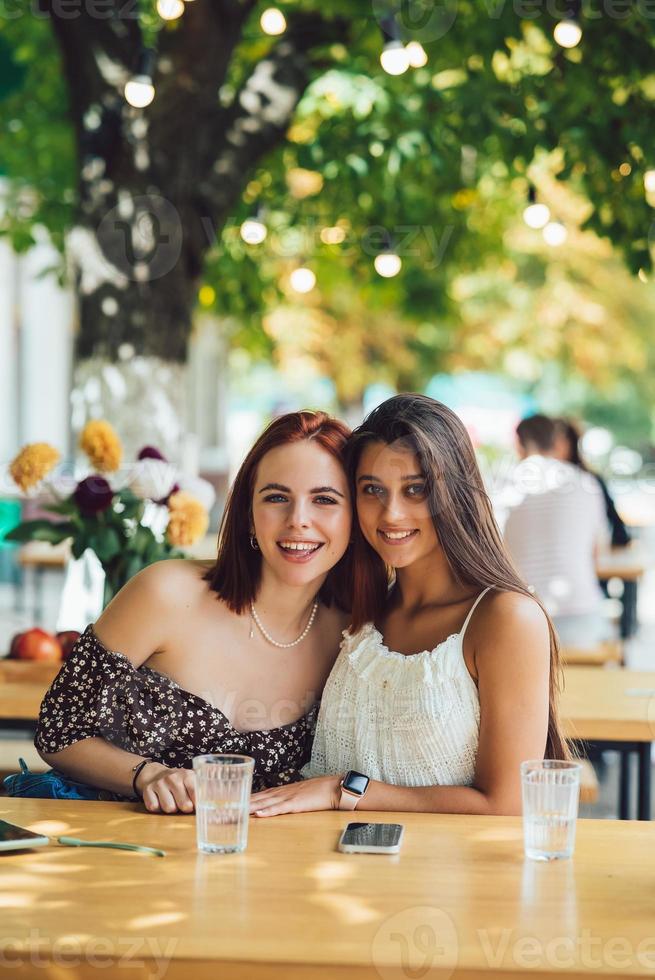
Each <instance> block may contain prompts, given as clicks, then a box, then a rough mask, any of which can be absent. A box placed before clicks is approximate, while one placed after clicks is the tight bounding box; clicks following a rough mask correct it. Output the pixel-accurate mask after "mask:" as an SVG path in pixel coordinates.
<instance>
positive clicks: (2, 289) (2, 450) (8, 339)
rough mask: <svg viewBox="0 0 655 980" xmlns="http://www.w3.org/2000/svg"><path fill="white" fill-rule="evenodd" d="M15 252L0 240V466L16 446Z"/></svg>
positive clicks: (14, 450) (11, 455)
mask: <svg viewBox="0 0 655 980" xmlns="http://www.w3.org/2000/svg"><path fill="white" fill-rule="evenodd" d="M17 275H18V265H17V259H16V255H15V253H14V250H13V249H12V247H11V245H10V244H9V242H8V241H7V239H6V238H1V239H0V420H1V421H0V466H1V465H2V464H3V463H6V462H8V461H9V460H10V459H11V458H12V457H13V456H14V455H15V454H16V452H17V451H18V449H19V445H18V442H19V432H18V385H17V383H16V380H17V379H16V365H17V361H18V339H17V319H16V302H17V297H16V284H17Z"/></svg>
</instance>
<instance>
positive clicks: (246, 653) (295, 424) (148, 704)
mask: <svg viewBox="0 0 655 980" xmlns="http://www.w3.org/2000/svg"><path fill="white" fill-rule="evenodd" d="M348 435H349V430H348V428H347V427H346V426H345V425H344V424H343V423H342V422H339V421H338V420H336V419H333V418H330V417H329V416H327V415H325V414H324V413H323V412H293V413H290V414H288V415H285V416H283V417H282V418H279V419H277V420H276V421H274V422H272V423H271V425H270V426H269V427H268V428H267V429H266V431H265V432H264V433H263V434H262V435H261V436H260V438H259V439H258V440H257V442H256V443H255V445H254V446H253V448H252V449H251V450H250V452H249V453H248V455H247V457H246V459H245V461H244V463H243V464H242V466H241V468H240V470H239V473H238V475H237V477H236V480H235V482H234V486H233V488H232V491H231V494H230V498H229V501H228V504H227V507H226V510H225V514H224V517H223V522H222V525H221V531H220V535H219V550H218V558H217V560H216V562H215V563H209V565H208V563H206V562H198V561H191V560H170V561H164V562H158V563H157V564H155V565H151V566H150V567H148V568H146V569H144V571H143V572H141V573H140V574H139V575H137V576H135V578H133V579H132V580H131V581H130V582H128V584H127V585H126V586H125V587H124V588H123V589H122V590H121V591H120V593H119V594H118V595H117V596H116V597H115V599H114V600H113V601H112V602H111V603H110V605H109V606H108V607H107V609H106V610H105V611H104V612H103V614H102V616H101V617H100V619H99V620H98V622H97V623H96V624H95V626H89V627H88V628H87V630H86V631H85V632H84V634H83V635H82V637H81V638H80V639H79V640H78V642H77V644H76V646H75V648H74V650H73V652H72V653H71V655H70V657H69V659H68V660H67V661H66V663H65V665H64V666H63V667H62V669H61V671H60V673H59V675H58V676H57V678H56V680H55V681H54V683H53V685H52V687H51V688H50V690H49V692H48V693H47V695H46V697H45V700H44V702H43V705H42V708H41V716H40V719H39V726H38V731H37V736H36V743H35V744H36V746H37V748H38V750H39V752H40V754H41V756H42V757H43V758H44V759H45V761H46V762H48V764H50V765H52V766H53V767H55V768H56V770H58V772H60V773H63V775H64V776H66V777H69V778H72V779H75V780H78V781H79V782H81V783H83V784H86V785H91V786H94V787H100V788H101V789H103V790H106V791H109V792H110V793H112V794H117V795H118V796H119V798H125V797H134V796H137V797H139V796H142V797H143V801H144V803H145V805H146V807H147V809H148V810H150V811H152V812H165V813H174V812H177V811H182V812H191V811H192V810H193V805H194V782H193V773H192V771H191V769H190V766H191V762H192V759H193V756H195V755H200V754H202V753H205V752H236V753H243V754H245V755H250V756H253V757H254V759H255V781H254V785H255V787H262V786H266V785H275V784H276V783H278V782H284V781H288V780H291V779H294V778H299V774H298V770H299V768H300V767H301V766H302V765H303V764H304V763H306V762H307V760H308V758H309V753H310V750H311V740H312V736H313V732H314V725H315V720H316V713H317V701H318V699H319V698H320V695H321V691H322V689H323V685H324V683H325V679H326V678H327V676H328V674H329V672H330V668H331V667H332V665H333V663H334V660H335V657H336V654H337V650H338V645H339V637H340V634H341V632H342V630H343V629H344V627H345V626H347V624H348V622H349V616H348V615H347V614H346V613H345V612H344V607H345V606H346V601H345V600H344V596H348V591H349V577H348V574H347V568H346V565H345V562H346V558H345V557H344V556H345V553H346V550H347V548H348V544H349V538H350V531H351V502H350V492H349V489H348V481H347V478H346V474H345V470H344V467H343V462H342V459H343V453H344V448H345V445H346V440H347V438H348ZM348 601H349V600H348Z"/></svg>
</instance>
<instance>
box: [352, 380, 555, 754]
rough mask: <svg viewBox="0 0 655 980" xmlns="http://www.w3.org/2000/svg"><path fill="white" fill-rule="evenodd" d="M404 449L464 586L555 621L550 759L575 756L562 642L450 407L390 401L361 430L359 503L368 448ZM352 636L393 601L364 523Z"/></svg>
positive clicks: (357, 535)
mask: <svg viewBox="0 0 655 980" xmlns="http://www.w3.org/2000/svg"><path fill="white" fill-rule="evenodd" d="M396 441H398V442H400V443H401V444H402V445H403V446H404V447H406V448H407V449H410V450H411V451H412V452H413V453H414V454H415V455H416V456H417V457H418V460H419V462H420V464H421V469H422V472H423V473H424V475H425V479H426V485H427V499H428V505H429V507H430V513H431V515H432V520H433V523H434V527H435V531H436V533H437V537H438V539H439V542H440V544H441V547H442V548H443V550H444V554H445V556H446V558H447V560H448V563H449V565H450V568H451V570H452V572H453V574H454V576H455V578H456V580H457V581H458V582H459V583H461V584H464V585H467V586H471V587H472V588H476V589H479V590H480V591H482V589H485V588H487V587H491V588H494V589H498V590H499V591H505V592H518V593H520V594H521V595H525V596H528V597H529V598H531V599H533V600H534V601H535V602H537V603H538V605H539V606H540V607H541V609H542V610H543V612H544V615H545V616H546V618H547V620H548V629H549V633H550V685H549V688H550V689H549V712H548V735H547V740H546V755H547V757H548V758H551V759H566V758H569V757H570V750H569V747H568V745H567V743H566V741H565V739H564V737H563V736H562V734H561V732H560V728H559V723H558V718H557V695H558V692H559V689H560V673H561V668H560V658H559V643H558V640H557V634H556V633H555V630H554V627H553V624H552V622H551V620H550V617H549V616H548V613H547V612H546V610H545V609H544V608H543V606H542V605H541V603H540V602H539V600H538V599H537V598H536V597H535V596H534V595H533V594H532V593H531V592H530V591H529V589H528V588H527V586H526V584H525V583H524V582H523V581H522V580H521V578H520V576H519V575H518V573H517V571H516V569H515V568H514V566H513V565H512V562H511V560H510V558H509V555H508V554H507V551H506V550H505V546H504V544H503V541H502V538H501V535H500V531H499V529H498V525H497V524H496V520H495V518H494V514H493V510H492V506H491V501H490V500H489V497H488V495H487V493H486V490H485V488H484V484H483V481H482V475H481V473H480V469H479V467H478V463H477V460H476V458H475V451H474V449H473V444H472V443H471V440H470V438H469V435H468V433H467V431H466V429H465V428H464V425H463V424H462V422H461V421H460V419H459V418H458V417H457V415H455V413H454V412H452V411H451V410H450V409H449V408H447V407H446V405H442V404H441V403H440V402H437V401H434V400H433V399H432V398H428V397H427V396H425V395H416V394H403V395H396V396H395V397H394V398H389V399H388V400H387V401H385V402H384V403H383V404H382V405H380V406H379V407H378V408H376V409H374V410H373V411H372V412H371V413H370V415H368V417H367V418H366V419H365V420H364V422H363V423H362V424H361V425H360V426H358V428H356V429H355V430H354V432H353V434H352V436H351V439H350V443H349V446H348V456H347V469H348V477H349V481H350V485H351V490H352V494H353V500H355V499H356V497H355V493H356V475H357V466H358V463H359V460H360V457H361V454H362V451H363V449H364V447H365V446H366V445H368V444H369V443H371V442H381V443H386V444H387V445H389V444H391V443H394V442H396ZM353 565H354V569H355V575H354V581H353V602H352V625H351V627H350V629H351V632H355V631H356V630H358V629H360V628H361V627H362V626H363V625H364V623H368V622H377V621H379V619H380V617H381V616H382V614H383V612H384V608H385V605H386V600H387V587H388V581H389V579H388V570H387V568H386V566H385V564H384V562H383V561H382V559H381V558H380V556H379V555H378V554H377V552H376V551H375V550H374V549H373V548H372V547H371V546H370V544H369V543H368V542H367V541H366V539H365V538H364V535H363V534H362V532H361V530H360V528H359V525H358V523H357V521H356V522H355V525H354V533H353Z"/></svg>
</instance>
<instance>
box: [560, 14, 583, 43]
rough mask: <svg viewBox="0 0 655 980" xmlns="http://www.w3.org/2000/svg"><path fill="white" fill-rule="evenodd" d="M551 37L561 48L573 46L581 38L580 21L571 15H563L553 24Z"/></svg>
mask: <svg viewBox="0 0 655 980" xmlns="http://www.w3.org/2000/svg"><path fill="white" fill-rule="evenodd" d="M553 37H554V38H555V40H556V41H557V43H558V44H559V46H560V47H561V48H575V47H576V45H578V44H579V43H580V41H581V40H582V27H581V26H580V21H579V20H577V19H576V18H575V17H573V16H569V17H564V18H563V19H562V20H560V21H559V23H558V24H555V30H554V31H553Z"/></svg>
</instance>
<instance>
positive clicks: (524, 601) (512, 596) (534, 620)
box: [479, 590, 548, 636]
mask: <svg viewBox="0 0 655 980" xmlns="http://www.w3.org/2000/svg"><path fill="white" fill-rule="evenodd" d="M481 605H482V607H483V608H482V609H481V610H480V612H481V616H480V617H479V618H480V620H482V619H484V621H485V624H486V626H487V628H488V627H489V626H496V627H498V628H500V629H514V628H520V629H527V630H534V631H535V632H536V633H542V634H543V635H544V636H548V620H547V618H546V614H545V612H544V611H543V609H542V608H541V606H540V605H539V603H538V602H537V601H536V599H533V598H532V597H531V596H527V595H523V594H522V593H520V592H498V591H496V590H494V591H493V592H490V593H488V594H487V595H486V596H485V598H484V599H483V601H482V603H481Z"/></svg>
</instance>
